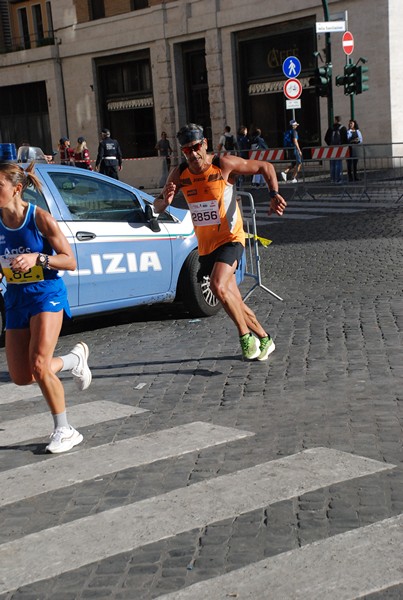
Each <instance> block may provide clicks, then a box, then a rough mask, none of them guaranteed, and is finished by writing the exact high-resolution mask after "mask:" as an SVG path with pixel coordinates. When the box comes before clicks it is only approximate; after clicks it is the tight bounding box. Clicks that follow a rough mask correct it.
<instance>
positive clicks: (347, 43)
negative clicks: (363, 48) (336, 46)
mask: <svg viewBox="0 0 403 600" xmlns="http://www.w3.org/2000/svg"><path fill="white" fill-rule="evenodd" d="M342 44H343V50H344V53H345V54H347V56H349V55H350V54H352V53H353V50H354V38H353V34H352V33H351V31H345V32H344V33H343V42H342Z"/></svg>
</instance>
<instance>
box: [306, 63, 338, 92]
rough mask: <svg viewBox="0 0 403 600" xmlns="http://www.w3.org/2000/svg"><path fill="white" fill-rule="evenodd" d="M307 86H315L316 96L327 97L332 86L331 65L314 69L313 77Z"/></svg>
mask: <svg viewBox="0 0 403 600" xmlns="http://www.w3.org/2000/svg"><path fill="white" fill-rule="evenodd" d="M309 85H314V86H315V92H316V95H317V96H328V95H329V92H330V87H331V85H332V65H331V64H330V63H329V64H327V65H324V66H323V67H317V68H316V69H315V75H314V77H311V78H310V80H309Z"/></svg>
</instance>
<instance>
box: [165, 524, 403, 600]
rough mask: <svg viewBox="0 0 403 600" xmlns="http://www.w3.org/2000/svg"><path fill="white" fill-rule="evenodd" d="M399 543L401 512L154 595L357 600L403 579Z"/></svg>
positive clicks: (402, 540)
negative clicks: (182, 587)
mask: <svg viewBox="0 0 403 600" xmlns="http://www.w3.org/2000/svg"><path fill="white" fill-rule="evenodd" d="M402 547H403V515H399V516H397V517H392V518H390V519H385V520H384V521H379V522H377V523H375V524H374V525H367V526H366V527H361V528H359V529H354V530H352V531H348V532H346V533H341V534H339V535H335V536H333V537H330V538H327V539H326V540H321V541H318V542H313V543H312V544H309V545H308V546H304V547H302V548H298V549H297V550H290V551H289V552H284V553H283V554H279V555H277V556H274V557H272V558H267V559H265V560H262V561H259V562H258V563H255V564H253V565H249V566H247V567H243V568H241V569H237V570H236V571H231V572H230V573H226V574H225V575H220V576H218V577H215V578H214V579H210V580H208V581H201V582H198V583H195V584H193V585H191V586H189V587H187V588H185V589H183V590H179V591H177V592H174V593H170V594H165V595H163V596H159V597H158V600H211V599H212V598H214V600H228V598H237V599H238V600H247V599H249V600H256V599H257V598H268V597H270V598H292V599H293V600H305V599H306V598H309V600H323V599H324V598H326V600H355V599H356V598H358V597H360V598H363V597H364V596H366V595H367V594H373V593H375V592H379V591H382V590H386V589H388V588H390V587H392V586H394V585H398V584H401V583H403V560H402ZM268 590H269V592H268Z"/></svg>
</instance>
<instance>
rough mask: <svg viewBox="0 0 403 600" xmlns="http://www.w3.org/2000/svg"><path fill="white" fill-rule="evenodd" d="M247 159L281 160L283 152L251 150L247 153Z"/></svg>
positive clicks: (279, 150)
mask: <svg viewBox="0 0 403 600" xmlns="http://www.w3.org/2000/svg"><path fill="white" fill-rule="evenodd" d="M249 158H250V159H251V160H266V161H268V160H283V158H284V150H283V149H281V148H280V149H277V148H276V149H274V150H251V151H250V152H249Z"/></svg>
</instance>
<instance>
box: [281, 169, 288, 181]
mask: <svg viewBox="0 0 403 600" xmlns="http://www.w3.org/2000/svg"><path fill="white" fill-rule="evenodd" d="M280 175H281V177H282V179H283V181H287V173H285V171H281V173H280Z"/></svg>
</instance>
